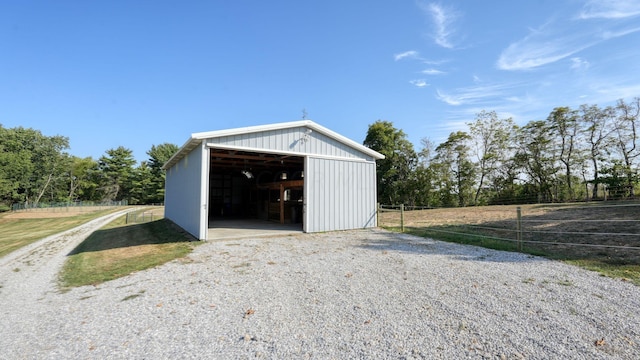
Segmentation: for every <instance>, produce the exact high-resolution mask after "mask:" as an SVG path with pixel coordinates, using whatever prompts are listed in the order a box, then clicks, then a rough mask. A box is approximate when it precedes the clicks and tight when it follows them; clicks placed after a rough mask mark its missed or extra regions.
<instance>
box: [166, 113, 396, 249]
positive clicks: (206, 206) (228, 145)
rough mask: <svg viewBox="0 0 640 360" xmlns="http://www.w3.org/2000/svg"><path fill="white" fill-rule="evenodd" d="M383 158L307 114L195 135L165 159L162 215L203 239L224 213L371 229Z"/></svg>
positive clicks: (314, 226)
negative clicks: (297, 118)
mask: <svg viewBox="0 0 640 360" xmlns="http://www.w3.org/2000/svg"><path fill="white" fill-rule="evenodd" d="M383 158H384V156H383V155H382V154H380V153H378V152H376V151H373V150H371V149H369V148H367V147H365V146H363V145H360V144H358V143H356V142H355V141H352V140H350V139H347V138H346V137H344V136H342V135H339V134H337V133H335V132H333V131H331V130H329V129H327V128H324V127H322V126H320V125H318V124H316V123H314V122H313V121H309V120H303V121H295V122H288V123H279V124H271V125H261V126H252V127H245V128H237V129H229V130H219V131H211V132H202V133H195V134H192V135H191V137H190V138H189V140H187V142H186V143H185V144H184V145H183V146H182V147H181V148H180V150H179V151H178V152H177V153H176V154H175V155H174V156H173V157H171V159H169V161H167V163H166V164H165V165H164V169H165V170H166V172H167V173H166V185H165V217H166V218H168V219H169V220H172V221H173V222H175V223H176V224H177V225H179V226H181V227H182V228H183V229H185V230H186V231H187V232H189V233H191V234H192V235H194V236H195V237H197V238H198V239H201V240H207V237H208V236H207V234H208V231H207V229H208V227H209V224H210V223H215V222H216V221H220V220H221V219H227V218H242V219H257V220H262V221H270V222H278V223H281V224H284V223H287V224H299V226H300V227H301V229H302V230H303V231H304V232H319V231H332V230H346V229H358V228H367V227H375V226H377V224H376V163H375V161H376V160H377V159H383Z"/></svg>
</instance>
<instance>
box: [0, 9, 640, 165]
mask: <svg viewBox="0 0 640 360" xmlns="http://www.w3.org/2000/svg"><path fill="white" fill-rule="evenodd" d="M639 44H640V0H635V1H630V0H610V1H605V0H597V1H596V0H536V1H513V0H500V1H490V0H488V1H463V0H457V1H456V0H453V1H442V2H432V1H415V0H409V1H402V0H367V1H364V0H362V1H360V0H353V1H343V0H341V1H338V0H324V1H293V0H290V1H283V0H271V1H258V0H254V1H249V0H234V1H222V0H211V1H160V0H149V1H119V0H114V1H64V0H57V1H30V0H5V1H2V2H0V124H2V125H3V126H4V127H16V126H23V127H31V128H35V129H38V130H40V131H42V132H43V133H44V134H45V135H64V136H67V137H69V138H70V144H71V149H70V150H69V152H70V153H71V154H73V155H76V156H81V157H85V156H92V157H93V158H94V159H97V158H99V157H100V156H102V155H104V153H105V151H106V150H108V149H111V148H115V147H118V146H125V147H127V148H129V149H131V150H132V151H133V153H134V156H135V157H136V159H137V160H139V161H141V160H145V159H147V158H148V157H147V155H146V152H147V151H148V150H149V149H150V148H151V146H152V145H154V144H156V145H157V144H161V143H164V142H169V143H174V144H177V145H180V146H181V145H182V144H183V143H184V142H185V141H186V140H187V138H188V137H189V135H190V134H191V133H194V132H202V131H211V130H219V129H226V128H234V127H242V126H252V125H262V124H270V123H278V122H285V121H293V120H300V119H301V118H302V116H303V109H305V110H306V113H307V118H308V119H311V120H314V121H316V122H317V123H319V124H320V125H323V126H325V127H328V128H329V129H331V130H334V131H336V132H338V133H340V134H343V135H344V136H347V137H349V138H351V139H353V140H354V141H357V142H362V141H363V139H364V137H365V135H366V131H367V128H368V126H369V125H370V124H371V123H373V122H375V121H376V120H379V119H381V120H388V121H392V122H393V123H394V125H395V126H396V127H397V128H399V129H402V130H404V132H405V133H406V134H407V135H408V138H409V140H411V141H412V142H413V143H414V144H415V146H416V150H419V148H420V139H421V138H424V137H427V138H430V139H431V140H432V141H434V142H436V144H438V143H441V142H442V141H444V140H446V138H447V136H448V135H449V133H450V132H452V131H457V130H466V126H465V123H467V122H470V121H473V119H474V118H475V114H476V113H478V112H480V111H481V110H487V111H491V110H495V111H496V112H497V113H498V114H499V115H500V116H501V117H513V119H514V120H515V121H516V123H518V124H521V125H523V124H525V123H527V122H528V121H530V120H540V119H545V118H546V117H547V116H548V114H549V113H550V112H551V110H552V109H553V108H554V107H557V106H570V107H578V106H579V105H580V104H597V105H600V106H607V105H613V104H615V102H616V100H618V99H621V98H623V99H627V100H629V99H631V98H633V97H636V96H640V47H639V46H638V45H639Z"/></svg>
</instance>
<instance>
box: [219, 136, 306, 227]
mask: <svg viewBox="0 0 640 360" xmlns="http://www.w3.org/2000/svg"><path fill="white" fill-rule="evenodd" d="M209 169H210V170H209V207H208V208H209V228H229V229H234V228H236V229H238V230H240V229H259V228H261V227H262V228H265V229H267V228H271V229H274V230H285V229H296V230H298V231H301V230H302V229H303V216H302V215H303V214H302V212H303V202H304V199H303V194H304V158H303V157H300V156H291V155H282V154H265V153H255V152H247V151H237V150H228V149H216V148H211V149H210V166H209ZM249 220H251V222H248V221H249ZM216 237H217V236H216Z"/></svg>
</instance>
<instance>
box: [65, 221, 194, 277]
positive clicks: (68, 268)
mask: <svg viewBox="0 0 640 360" xmlns="http://www.w3.org/2000/svg"><path fill="white" fill-rule="evenodd" d="M154 218H157V217H155V216H154ZM125 222H126V216H122V217H120V218H118V219H116V220H115V221H113V222H112V223H110V224H108V225H107V226H105V227H103V228H102V229H100V230H98V231H96V232H94V233H93V234H92V235H91V236H89V237H88V238H87V239H86V240H85V241H84V242H82V243H81V244H80V245H78V247H77V248H76V249H74V251H73V252H72V253H71V255H70V256H69V258H68V259H67V261H66V263H65V265H64V267H63V270H62V272H61V274H60V283H61V285H62V286H63V287H75V286H83V285H95V284H99V283H102V282H105V281H109V280H113V279H116V278H119V277H122V276H126V275H128V274H131V273H132V272H135V271H140V270H144V269H148V268H151V267H154V266H158V265H161V264H164V263H166V262H168V261H171V260H174V259H177V258H181V257H184V256H185V255H187V254H189V253H190V252H191V251H192V250H193V248H194V247H195V246H196V245H197V244H199V243H200V242H198V241H195V242H193V241H192V240H193V238H192V237H191V236H190V235H188V234H187V233H185V232H184V231H182V230H180V229H179V228H178V227H176V226H175V225H173V224H172V223H171V222H169V221H167V220H165V219H159V220H155V221H151V222H146V223H141V224H126V223H125Z"/></svg>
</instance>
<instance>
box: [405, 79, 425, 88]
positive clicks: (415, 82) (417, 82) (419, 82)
mask: <svg viewBox="0 0 640 360" xmlns="http://www.w3.org/2000/svg"><path fill="white" fill-rule="evenodd" d="M409 82H410V83H411V84H413V85H415V86H417V87H425V86H429V84H427V82H426V81H424V79H416V80H411V81H409Z"/></svg>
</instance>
